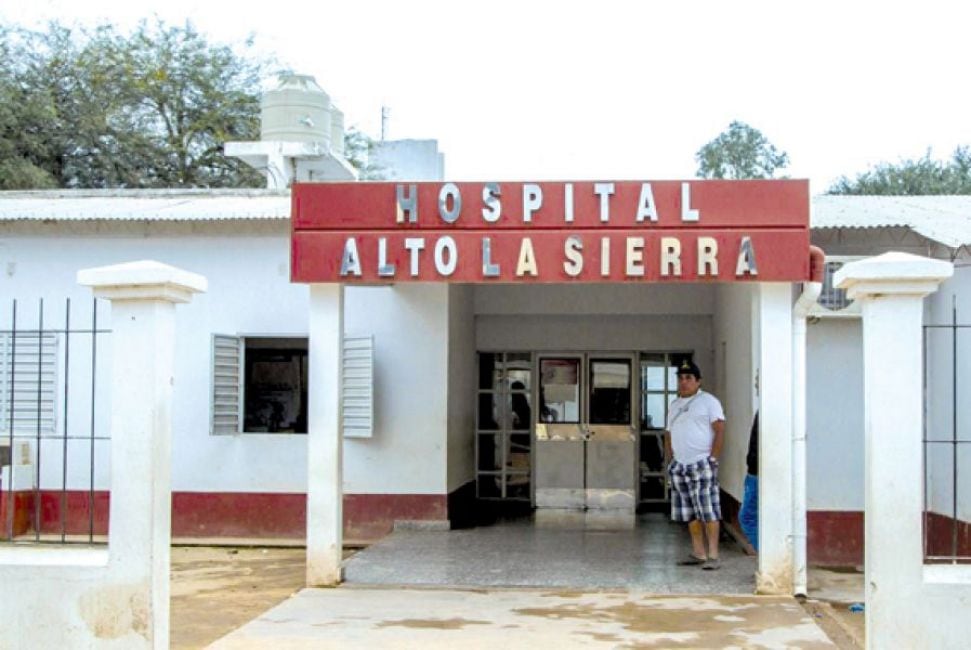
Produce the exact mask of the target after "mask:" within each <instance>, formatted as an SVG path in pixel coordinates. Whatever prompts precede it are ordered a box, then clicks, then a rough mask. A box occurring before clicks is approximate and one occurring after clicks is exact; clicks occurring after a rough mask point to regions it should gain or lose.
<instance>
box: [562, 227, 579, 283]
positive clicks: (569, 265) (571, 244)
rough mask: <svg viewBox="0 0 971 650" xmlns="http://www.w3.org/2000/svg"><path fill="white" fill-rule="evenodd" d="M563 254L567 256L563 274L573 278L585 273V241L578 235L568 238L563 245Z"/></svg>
mask: <svg viewBox="0 0 971 650" xmlns="http://www.w3.org/2000/svg"><path fill="white" fill-rule="evenodd" d="M563 254H564V255H565V256H566V261H565V262H563V272H564V273H566V274H567V275H569V276H570V277H571V278H575V277H577V276H578V275H580V273H582V272H583V240H582V239H580V238H579V237H577V236H576V235H573V236H570V237H567V238H566V241H565V242H564V243H563Z"/></svg>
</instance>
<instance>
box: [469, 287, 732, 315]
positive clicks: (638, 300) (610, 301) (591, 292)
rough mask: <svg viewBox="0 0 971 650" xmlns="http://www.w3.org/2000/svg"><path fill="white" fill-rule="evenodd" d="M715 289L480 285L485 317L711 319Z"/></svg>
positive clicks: (479, 305) (478, 300)
mask: <svg viewBox="0 0 971 650" xmlns="http://www.w3.org/2000/svg"><path fill="white" fill-rule="evenodd" d="M715 290H716V287H715V285H704V284H678V285H664V284H614V285H610V284H573V285H566V284H542V285H522V284H502V285H476V287H475V313H476V314H477V315H481V314H517V315H518V314H594V315H601V314H632V315H644V314H665V315H666V314H711V312H712V309H713V306H714V295H715Z"/></svg>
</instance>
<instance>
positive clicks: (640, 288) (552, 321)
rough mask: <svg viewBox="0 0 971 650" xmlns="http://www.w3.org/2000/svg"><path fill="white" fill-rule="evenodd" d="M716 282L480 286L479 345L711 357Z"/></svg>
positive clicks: (704, 361) (706, 360)
mask: <svg viewBox="0 0 971 650" xmlns="http://www.w3.org/2000/svg"><path fill="white" fill-rule="evenodd" d="M713 296H714V287H713V286H709V285H680V286H678V287H673V286H665V285H614V286H609V285H593V284H588V285H540V286H537V285H530V286H525V285H501V286H500V285H479V286H476V287H475V313H476V316H475V325H476V340H475V344H476V349H478V350H549V351H554V350H555V351H579V350H604V351H628V350H632V351H648V350H657V351H684V350H687V351H694V352H695V355H696V357H695V358H696V360H697V362H698V364H699V365H700V366H702V367H705V366H710V365H711V363H712V350H711V316H710V314H711V306H712V304H713V299H712V298H713Z"/></svg>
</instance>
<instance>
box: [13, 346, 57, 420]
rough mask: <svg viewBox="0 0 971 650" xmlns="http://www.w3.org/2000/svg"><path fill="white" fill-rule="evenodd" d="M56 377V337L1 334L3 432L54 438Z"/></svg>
mask: <svg viewBox="0 0 971 650" xmlns="http://www.w3.org/2000/svg"><path fill="white" fill-rule="evenodd" d="M56 378H57V335H55V334H53V333H44V334H42V335H38V333H37V332H36V331H29V330H28V331H22V332H17V335H16V337H14V336H13V335H12V334H11V333H9V332H0V432H3V433H5V434H7V435H9V434H10V424H11V421H12V422H13V429H14V433H15V434H36V433H37V432H38V431H40V433H41V434H47V435H53V434H54V432H55V431H54V427H55V420H54V413H55V398H56V390H55V386H56ZM38 423H39V425H40V426H39V427H38Z"/></svg>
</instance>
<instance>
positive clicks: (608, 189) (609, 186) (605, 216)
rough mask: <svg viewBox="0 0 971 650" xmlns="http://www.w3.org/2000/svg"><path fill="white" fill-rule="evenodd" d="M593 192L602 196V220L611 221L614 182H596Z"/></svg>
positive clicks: (603, 221) (602, 221) (604, 221)
mask: <svg viewBox="0 0 971 650" xmlns="http://www.w3.org/2000/svg"><path fill="white" fill-rule="evenodd" d="M593 193H594V194H596V195H597V196H599V197H600V221H601V223H607V222H608V221H610V197H611V196H612V195H613V193H614V184H613V183H594V184H593Z"/></svg>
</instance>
